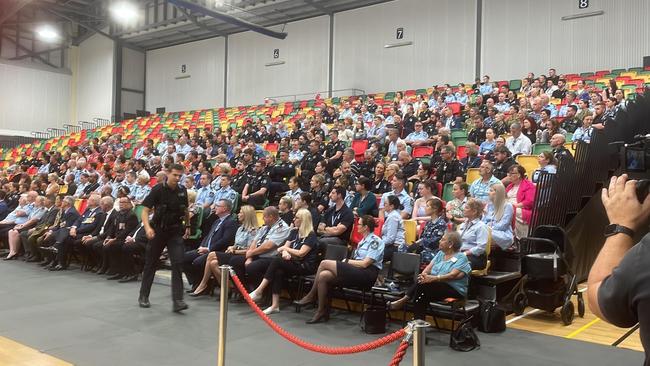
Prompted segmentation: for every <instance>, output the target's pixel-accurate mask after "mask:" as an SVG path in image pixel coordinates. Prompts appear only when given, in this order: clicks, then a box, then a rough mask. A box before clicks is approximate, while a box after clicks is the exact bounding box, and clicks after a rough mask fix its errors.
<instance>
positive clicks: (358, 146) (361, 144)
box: [352, 140, 368, 155]
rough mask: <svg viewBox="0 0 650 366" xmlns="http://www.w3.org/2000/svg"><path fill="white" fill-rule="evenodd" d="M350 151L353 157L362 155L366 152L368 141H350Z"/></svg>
mask: <svg viewBox="0 0 650 366" xmlns="http://www.w3.org/2000/svg"><path fill="white" fill-rule="evenodd" d="M352 149H353V150H354V154H355V155H363V154H364V152H365V151H366V150H368V140H352Z"/></svg>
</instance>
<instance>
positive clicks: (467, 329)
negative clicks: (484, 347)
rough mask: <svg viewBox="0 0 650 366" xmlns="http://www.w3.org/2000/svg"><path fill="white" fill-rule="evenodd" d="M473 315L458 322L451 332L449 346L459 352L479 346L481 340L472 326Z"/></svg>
mask: <svg viewBox="0 0 650 366" xmlns="http://www.w3.org/2000/svg"><path fill="white" fill-rule="evenodd" d="M472 318H473V316H470V317H469V318H467V319H465V320H463V321H461V322H460V324H459V325H458V327H457V328H456V329H454V330H453V331H452V332H451V337H450V338H449V347H451V349H453V350H456V351H459V352H469V351H472V350H474V349H476V348H480V347H481V342H480V341H479V339H478V336H477V335H476V332H474V328H472V322H471V320H472Z"/></svg>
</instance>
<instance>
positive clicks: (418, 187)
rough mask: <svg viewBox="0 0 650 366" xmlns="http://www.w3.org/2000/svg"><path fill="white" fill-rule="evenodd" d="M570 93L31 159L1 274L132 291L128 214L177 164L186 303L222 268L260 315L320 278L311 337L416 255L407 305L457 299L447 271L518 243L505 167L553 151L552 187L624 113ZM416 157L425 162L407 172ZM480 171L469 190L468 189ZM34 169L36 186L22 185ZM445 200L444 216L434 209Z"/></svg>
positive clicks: (348, 105) (403, 107)
mask: <svg viewBox="0 0 650 366" xmlns="http://www.w3.org/2000/svg"><path fill="white" fill-rule="evenodd" d="M564 88H565V87H564V80H563V79H562V78H561V77H557V78H555V77H553V78H545V77H539V78H537V79H531V80H527V81H526V82H525V83H524V86H522V88H521V90H520V91H514V92H513V91H509V90H507V87H505V88H504V87H498V86H496V85H493V84H491V83H490V82H489V79H488V78H485V79H484V80H483V81H482V82H480V81H479V82H478V83H477V84H476V85H474V86H473V89H474V90H476V92H474V93H472V94H471V95H468V94H466V93H465V90H464V89H460V90H459V91H456V92H454V91H452V89H451V88H446V89H445V91H444V92H440V91H438V89H434V91H433V93H432V94H431V95H423V96H416V97H406V96H402V95H400V94H399V93H398V95H397V96H396V99H395V101H394V103H393V105H392V107H391V108H390V111H389V112H388V113H387V114H385V115H384V114H383V112H382V109H381V108H380V107H378V106H377V104H376V103H375V101H374V100H373V98H372V97H368V98H365V99H356V100H354V101H344V102H343V103H342V104H341V105H338V104H332V105H328V106H326V108H321V109H317V110H316V114H315V117H313V118H312V117H305V118H304V119H302V120H299V121H297V122H296V123H295V124H293V125H291V126H284V123H283V122H280V123H279V126H278V125H277V124H273V123H269V122H268V121H266V120H264V119H257V118H254V119H251V120H249V121H246V124H245V127H244V128H241V129H232V128H231V129H228V130H222V129H221V128H219V127H214V128H206V129H194V130H192V131H188V130H182V131H178V134H177V135H175V136H174V135H164V136H163V137H162V138H161V139H160V140H159V141H153V140H151V139H145V140H144V141H141V142H140V143H138V144H137V146H138V148H137V149H136V150H135V151H133V157H132V158H128V159H127V158H126V156H125V154H124V146H123V144H122V141H121V137H120V136H119V135H114V136H108V137H104V138H101V139H99V138H93V139H90V140H87V141H83V142H82V143H81V144H79V145H78V146H72V147H66V148H65V149H63V150H62V151H34V152H33V153H32V154H31V155H30V156H24V157H21V158H20V159H19V160H18V161H16V162H15V165H14V166H12V167H11V168H10V169H7V170H5V171H2V172H0V183H1V184H2V188H3V189H2V190H0V220H2V221H0V241H2V242H3V243H5V245H6V247H7V248H8V249H9V251H8V253H7V256H6V258H5V259H7V260H13V259H17V258H19V257H21V256H23V258H25V260H26V261H27V262H38V263H40V264H41V265H43V266H46V268H49V269H51V270H52V271H58V270H65V269H67V268H68V267H69V264H70V257H71V255H73V254H74V255H76V256H77V257H78V259H79V260H80V261H81V262H82V264H83V266H82V268H83V269H84V270H86V271H95V272H96V273H98V274H100V275H107V278H108V279H113V280H119V281H120V282H129V281H135V280H137V279H138V274H139V271H140V270H141V268H140V267H141V266H140V265H138V263H139V261H138V260H137V259H138V257H141V256H142V253H144V251H145V248H146V243H147V239H146V236H145V233H144V230H143V229H142V225H141V224H140V223H139V222H138V220H139V217H137V215H136V214H135V213H134V212H138V211H137V206H138V205H140V204H141V202H142V201H143V200H144V198H145V197H146V196H147V195H148V194H149V192H150V191H151V186H152V185H153V184H161V183H164V181H165V179H166V174H167V169H168V167H169V165H170V164H174V163H178V164H181V165H183V166H184V167H185V174H184V175H183V177H182V182H183V184H184V186H185V187H186V188H187V189H188V190H189V194H188V196H189V197H190V198H191V202H190V203H191V212H192V219H191V220H193V221H192V234H193V235H191V237H190V238H187V239H186V247H187V248H186V249H187V252H186V254H185V263H184V272H185V273H186V275H187V279H188V280H189V282H190V285H191V286H192V293H193V295H195V296H200V295H204V294H207V293H209V292H210V288H211V286H213V285H214V281H213V280H212V279H213V278H214V279H215V280H218V279H219V265H221V264H230V265H231V266H233V268H234V269H235V271H236V273H237V274H238V275H239V277H240V278H242V279H244V283H245V284H246V286H247V287H248V288H249V290H254V292H253V295H254V296H253V297H254V299H260V298H261V297H262V293H263V292H264V291H265V290H266V289H267V288H270V289H271V293H272V303H271V306H270V307H269V308H267V309H266V312H267V313H269V314H270V313H274V312H277V311H279V309H280V304H279V295H280V293H281V290H282V284H283V283H284V281H283V278H285V277H286V276H291V275H295V274H314V273H316V282H315V283H314V286H313V288H312V290H311V292H309V293H308V294H307V295H306V296H305V298H303V299H302V300H301V301H300V302H299V303H301V304H302V303H308V302H314V301H318V304H319V306H318V310H317V313H316V315H315V317H314V319H312V321H313V322H319V321H323V320H325V319H327V309H326V306H325V304H326V300H325V299H324V298H325V297H326V296H327V294H328V286H331V285H332V284H333V283H344V284H345V283H348V282H349V283H352V282H354V281H356V282H354V283H355V284H357V285H362V286H366V285H372V284H373V283H374V282H375V280H376V278H377V274H378V273H379V272H380V270H381V269H382V268H383V266H382V262H385V261H390V260H391V258H392V256H393V253H394V252H396V251H398V252H409V253H419V254H420V256H421V259H422V263H423V265H425V264H428V266H427V267H426V269H425V272H428V273H424V272H423V275H422V278H423V281H422V283H421V285H422V286H420V287H418V288H414V289H413V291H412V292H411V294H410V295H409V296H410V297H413V296H415V297H417V296H416V294H424V295H423V296H425V297H431V296H432V295H431V296H430V295H428V294H430V293H431V292H432V291H434V290H432V289H437V288H438V287H436V286H434V285H427V286H424V285H425V284H430V283H433V282H435V281H438V282H441V281H443V279H444V282H447V284H448V285H449V286H451V287H450V288H446V291H447V292H449V293H451V292H453V291H455V292H454V293H455V294H457V295H464V293H465V290H464V288H463V283H464V282H465V280H463V278H464V277H466V276H467V274H468V273H469V272H468V270H467V269H468V267H466V266H465V265H464V262H460V263H458V264H455V265H453V266H451V267H450V265H449V263H447V262H448V261H449V260H450V258H451V257H452V256H459V255H460V256H464V257H463V258H466V259H467V263H469V265H471V268H474V269H482V268H484V267H485V266H486V261H487V258H486V253H487V250H486V246H487V245H490V240H489V238H491V243H492V244H493V246H494V248H500V249H502V250H513V249H516V242H517V239H519V238H522V237H525V236H527V235H528V231H529V225H530V220H531V214H532V209H533V206H534V198H535V191H536V186H535V184H534V183H533V182H531V180H532V179H533V177H527V175H526V170H525V169H524V168H523V167H522V166H521V165H518V164H517V163H516V161H515V159H514V157H516V156H517V155H521V154H523V155H530V154H531V146H532V144H533V143H534V142H535V141H537V142H539V141H548V142H549V143H550V144H551V147H553V148H554V150H553V152H552V154H548V153H543V154H540V155H539V162H540V166H541V169H540V171H545V172H549V173H554V172H555V171H556V166H557V164H558V161H559V160H561V158H562V155H563V154H567V153H568V151H566V149H564V150H562V149H563V144H564V142H565V141H566V139H565V136H566V135H567V133H570V132H576V135H578V136H579V138H580V139H582V140H583V141H588V137H589V136H590V131H591V129H592V128H599V127H597V125H603V124H606V123H609V122H611V120H612V116H613V115H614V114H615V112H616V110H617V109H619V108H624V104H623V102H622V101H621V100H618V101H617V102H615V101H614V100H615V99H616V95H617V94H616V91H614V92H610V94H611V98H613V99H611V100H610V101H609V102H608V103H602V102H601V96H600V95H599V94H597V93H593V92H590V91H588V90H587V89H585V90H578V91H576V92H573V91H565V90H564ZM549 91H550V95H551V96H552V97H553V98H556V96H557V95H559V94H562V92H565V93H564V94H563V95H564V97H563V98H565V101H566V102H567V103H566V105H565V107H566V108H563V109H560V110H556V108H555V107H554V106H553V104H550V103H549ZM558 91H560V93H558ZM517 92H518V93H517ZM517 95H520V96H521V97H519V98H517ZM574 101H575V102H574ZM451 103H458V104H460V106H461V110H460V112H458V113H456V114H454V113H453V112H452V107H451ZM576 103H577V104H578V105H575V104H576ZM574 105H575V106H574ZM592 107H593V108H594V110H593V111H592ZM592 116H593V117H592ZM558 118H562V121H563V122H562V123H560V119H558ZM592 119H593V121H592ZM461 128H462V129H465V130H466V131H468V135H467V140H468V142H467V145H466V146H465V147H466V148H468V149H467V150H468V151H469V153H470V154H469V155H471V157H469V158H468V159H465V160H464V161H463V163H461V159H459V157H458V150H459V148H460V146H454V143H453V139H452V137H451V136H452V133H451V132H452V131H453V130H456V129H461ZM356 139H366V140H367V141H368V148H367V149H366V150H365V151H363V152H361V153H359V152H355V150H353V149H351V148H350V147H349V142H350V141H354V140H356ZM268 142H273V143H277V144H278V153H277V156H276V154H275V153H272V152H269V151H267V150H265V149H264V144H265V143H268ZM420 147H430V148H431V150H432V153H430V154H427V155H426V156H425V157H424V158H414V157H413V154H412V151H413V149H415V148H420ZM474 167H478V171H479V178H478V179H477V180H475V181H473V182H466V173H467V169H468V168H474ZM30 168H31V169H33V168H36V170H37V173H36V174H35V175H30V174H28V173H27V171H28V170H29V169H30ZM61 177H63V179H62V178H61ZM446 185H447V186H448V187H449V188H445V190H446V189H451V196H452V197H451V198H450V199H449V202H444V201H443V200H442V196H443V190H442V189H441V187H444V186H446ZM79 202H83V203H84V209H83V210H79V208H80V207H79ZM134 208H136V209H134ZM255 210H258V212H257V215H258V216H256V212H255ZM261 210H263V211H261ZM80 211H82V212H80ZM260 211H261V212H260ZM258 220H261V221H262V222H258ZM406 220H413V221H415V223H416V226H417V227H419V228H420V229H419V230H418V231H420V232H421V233H420V236H419V237H416V239H415V241H411V242H407V239H406V236H407V233H406V231H407V229H406V226H405V221H406ZM379 227H381V228H379ZM375 228H377V230H375ZM353 230H355V231H356V232H354V234H355V235H357V234H359V235H361V236H362V237H363V238H362V239H361V240H360V241H359V243H358V244H356V247H354V248H351V249H354V251H352V252H353V253H354V254H353V255H352V256H351V257H350V259H347V260H346V261H345V262H334V261H323V262H321V263H320V265H319V263H318V259H319V258H320V255H321V254H322V253H323V252H324V251H325V250H326V249H327V247H328V246H330V245H339V246H348V245H351V244H350V238H351V234H353ZM453 232H457V233H458V235H455V234H453V235H452V234H451V233H453ZM443 238H445V239H444V240H443ZM441 253H442V254H441ZM431 263H433V264H431ZM452 267H453V268H452ZM431 276H434V277H431ZM435 276H437V277H435ZM432 278H434V279H432ZM452 290H453V291H452Z"/></svg>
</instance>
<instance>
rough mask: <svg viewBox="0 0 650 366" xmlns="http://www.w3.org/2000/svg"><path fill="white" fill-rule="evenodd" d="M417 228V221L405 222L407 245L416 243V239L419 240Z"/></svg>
mask: <svg viewBox="0 0 650 366" xmlns="http://www.w3.org/2000/svg"><path fill="white" fill-rule="evenodd" d="M417 227H418V224H417V223H416V222H415V220H404V232H405V240H406V244H407V245H411V244H413V243H415V239H416V238H417Z"/></svg>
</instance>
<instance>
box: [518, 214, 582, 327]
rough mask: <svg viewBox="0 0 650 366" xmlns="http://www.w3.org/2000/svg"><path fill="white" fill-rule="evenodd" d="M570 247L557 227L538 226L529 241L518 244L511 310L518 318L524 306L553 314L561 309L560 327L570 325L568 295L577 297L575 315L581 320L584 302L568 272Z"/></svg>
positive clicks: (572, 275)
mask: <svg viewBox="0 0 650 366" xmlns="http://www.w3.org/2000/svg"><path fill="white" fill-rule="evenodd" d="M571 259H572V255H571V246H570V244H569V243H568V240H567V238H566V233H565V232H564V230H563V229H562V228H560V227H558V226H551V225H545V226H539V227H537V228H536V229H535V232H534V233H533V236H532V237H528V238H523V239H522V240H521V272H522V278H521V280H520V281H519V283H518V284H517V285H516V286H515V288H514V289H513V292H515V291H516V293H515V296H514V298H513V301H512V310H513V312H514V313H515V314H516V315H521V314H522V313H523V312H524V309H525V308H526V306H531V307H534V308H536V309H541V310H545V311H548V312H554V311H555V309H557V308H558V307H561V310H560V315H561V317H562V323H564V325H569V324H571V323H572V322H573V318H574V311H575V309H574V306H573V303H572V302H571V295H573V294H576V295H577V296H578V315H580V317H584V315H585V302H584V299H583V298H582V293H581V292H578V284H577V279H576V275H575V274H574V273H572V272H571V266H570V263H571Z"/></svg>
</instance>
